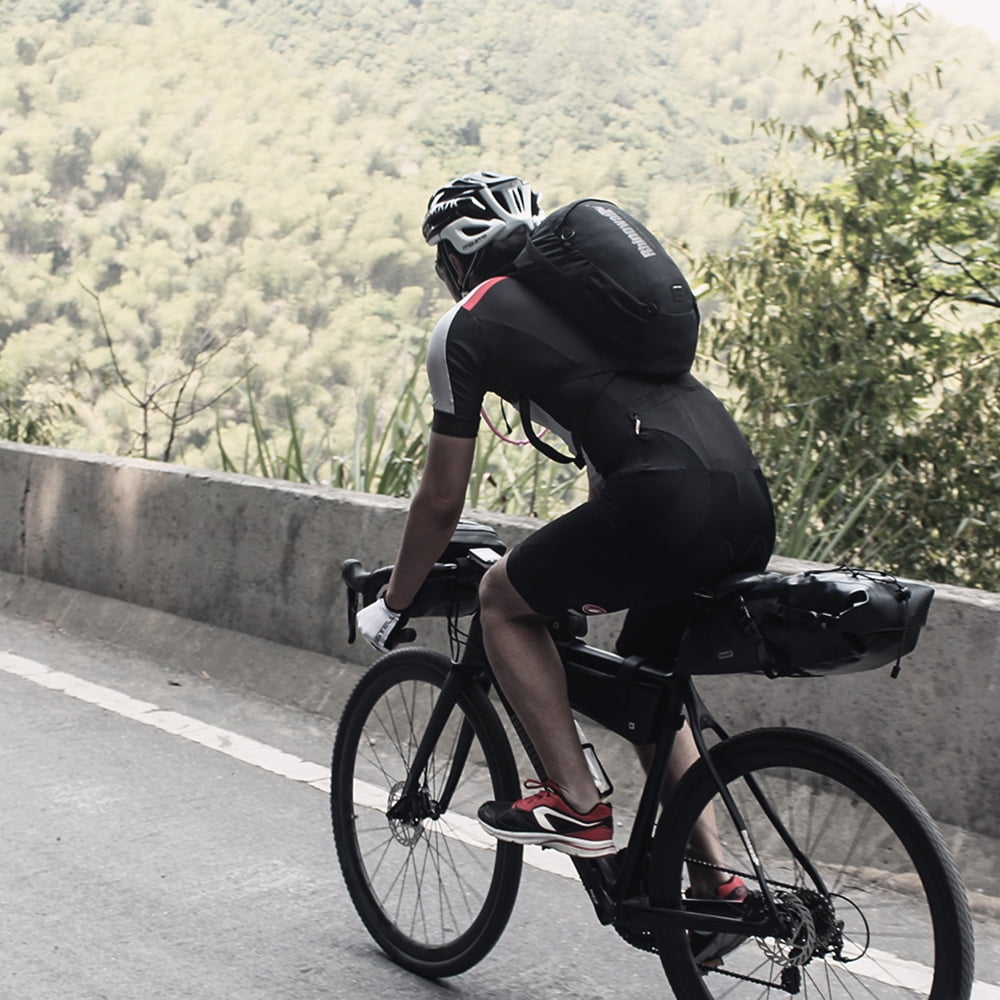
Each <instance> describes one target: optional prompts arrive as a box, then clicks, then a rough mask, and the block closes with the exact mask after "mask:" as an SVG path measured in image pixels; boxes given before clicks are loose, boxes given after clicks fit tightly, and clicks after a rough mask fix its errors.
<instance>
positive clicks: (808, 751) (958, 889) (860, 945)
mask: <svg viewBox="0 0 1000 1000" xmlns="http://www.w3.org/2000/svg"><path fill="white" fill-rule="evenodd" d="M711 757H712V761H713V763H714V766H715V767H716V769H717V770H718V772H719V775H720V777H721V779H722V781H723V782H724V783H725V785H726V787H727V788H728V789H729V791H730V793H731V794H732V796H733V799H734V800H735V802H736V804H737V807H738V809H739V812H740V813H742V815H743V818H744V820H745V824H746V829H747V830H748V831H749V834H750V839H751V842H752V844H753V850H755V851H756V854H757V855H758V857H759V861H760V865H761V867H762V868H763V871H764V874H765V882H766V884H767V886H768V887H769V889H770V894H771V897H772V899H773V901H774V906H775V908H776V911H777V913H778V915H779V918H780V921H781V926H782V927H783V931H782V932H781V933H780V934H777V935H775V936H773V937H759V938H755V937H749V938H747V939H746V940H745V941H743V943H742V944H741V945H739V946H738V947H736V948H735V950H733V951H731V952H730V953H729V954H727V955H726V956H725V957H724V958H722V959H721V961H720V960H717V959H716V960H713V961H712V962H710V963H706V964H703V965H699V964H698V963H697V962H696V961H695V957H694V951H693V949H692V942H695V943H698V944H699V946H701V947H703V946H704V938H703V937H702V938H700V939H699V938H698V937H697V936H694V937H692V936H691V935H689V933H688V932H687V931H686V930H684V929H683V928H680V927H671V928H666V929H662V930H660V931H658V932H657V936H658V941H657V944H658V950H659V953H660V956H661V960H662V962H663V966H664V970H665V971H666V974H667V978H668V979H669V980H670V984H671V986H672V987H673V989H674V991H675V993H676V995H677V997H678V998H679V1000H712V998H715V997H727V998H731V1000H752V998H764V997H767V998H777V997H781V996H793V995H799V996H804V997H811V998H815V1000H832V998H852V997H859V998H860V997H864V998H868V1000H871V998H874V997H878V998H879V1000H890V998H891V1000H917V998H922V1000H966V998H968V996H969V994H970V992H971V989H972V979H973V944H972V940H973V938H972V923H971V917H970V914H969V909H968V904H967V899H966V895H965V892H964V890H963V887H962V884H961V880H960V878H959V875H958V872H957V870H956V868H955V865H954V862H953V861H952V860H951V858H950V856H949V853H948V850H947V848H946V846H945V844H944V841H943V839H942V838H941V835H940V833H939V832H938V831H937V828H936V827H935V826H934V824H933V821H932V820H931V819H930V817H929V816H928V815H927V813H926V811H925V810H924V809H923V807H922V806H921V805H920V803H919V802H918V801H917V800H916V798H915V797H914V796H913V794H912V793H911V792H910V791H909V790H908V789H907V788H906V787H905V786H904V785H903V784H902V782H901V781H900V780H899V779H898V778H897V777H896V776H895V775H893V774H892V773H891V772H890V771H888V770H887V769H886V768H884V767H883V766H882V765H881V764H879V763H877V762H876V761H875V760H873V759H872V758H871V757H869V756H867V755H866V754H863V753H861V752H860V751H858V750H856V749H854V748H852V747H850V746H848V745H847V744H845V743H842V742H840V741H839V740H834V739H831V738H829V737H825V736H820V735H817V734H815V733H809V732H805V731H800V730H789V729H773V730H769V729H764V730H757V731H754V732H750V733H746V734H744V735H742V736H738V737H736V738H734V739H731V740H727V741H725V742H723V743H722V744H720V745H719V746H717V747H716V748H715V749H714V750H713V751H712V754H711ZM713 814H714V819H715V822H716V823H717V825H718V834H719V841H720V843H721V848H722V858H721V863H720V860H719V859H718V858H716V859H715V864H714V865H713V864H710V863H709V862H708V861H707V860H706V858H705V852H704V849H702V850H701V851H698V850H697V849H696V848H694V847H693V846H692V845H694V844H696V843H698V841H699V838H700V835H701V834H702V833H703V832H704V829H705V824H706V823H711V821H712V816H713ZM696 824H697V829H696ZM705 865H709V867H715V866H718V867H719V868H720V869H722V871H723V872H724V873H727V874H728V873H736V874H739V875H740V876H741V877H742V878H743V879H744V881H745V882H746V884H747V887H748V889H750V896H749V899H748V900H747V901H746V903H742V904H730V906H729V907H728V909H729V910H731V911H735V912H737V913H739V912H741V911H740V910H739V907H740V906H746V907H748V908H749V909H748V911H747V912H748V913H750V912H756V913H757V914H763V913H765V911H766V907H767V904H766V903H765V901H764V898H763V893H762V892H761V884H760V882H759V881H758V880H757V879H756V877H755V875H754V869H753V865H752V864H751V862H750V851H749V850H748V848H747V846H746V843H745V842H744V840H743V838H741V836H740V834H739V832H738V830H737V828H736V825H735V824H734V823H733V821H732V819H731V818H730V816H729V813H728V812H727V810H726V807H725V805H724V804H723V801H722V798H721V796H720V793H719V790H718V788H717V786H716V784H715V782H714V780H713V779H712V776H711V774H710V773H709V769H708V767H707V766H706V765H705V763H704V761H699V762H698V763H697V764H696V765H695V766H694V767H693V768H692V769H691V771H689V773H688V774H687V775H686V776H685V778H684V780H683V782H682V783H681V784H680V786H679V787H678V789H677V795H676V796H675V798H674V800H673V802H672V803H671V806H670V810H669V812H668V813H667V814H666V816H665V819H664V822H663V823H662V824H661V825H660V829H659V831H658V833H657V837H656V842H655V844H654V849H653V856H652V861H651V871H650V876H651V877H650V883H649V884H650V897H651V901H652V902H653V903H654V904H659V905H662V906H667V907H670V908H677V907H681V906H685V905H688V906H692V905H693V904H692V903H691V902H690V898H689V895H688V894H686V892H685V887H686V886H687V885H688V884H689V880H690V877H691V872H692V870H693V869H694V868H695V866H705ZM720 878H721V875H720ZM737 940H739V939H738V938H737Z"/></svg>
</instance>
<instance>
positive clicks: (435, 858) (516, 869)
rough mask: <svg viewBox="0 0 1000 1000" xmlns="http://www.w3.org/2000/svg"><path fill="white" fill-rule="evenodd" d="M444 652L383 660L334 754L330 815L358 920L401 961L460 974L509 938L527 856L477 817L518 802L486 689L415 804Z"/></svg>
mask: <svg viewBox="0 0 1000 1000" xmlns="http://www.w3.org/2000/svg"><path fill="white" fill-rule="evenodd" d="M451 669H452V666H451V663H450V662H449V660H448V659H447V658H446V657H444V656H442V655H441V654H439V653H435V652H432V651H430V650H421V649H409V648H408V649H400V650H397V651H395V652H393V653H389V654H388V655H387V656H384V657H383V658H382V659H381V660H379V661H378V662H377V663H376V664H375V665H374V666H373V667H372V668H371V669H370V670H369V671H368V673H366V674H365V676H364V677H363V678H362V679H361V681H360V682H359V683H358V685H357V687H356V688H355V689H354V692H353V693H352V694H351V697H350V698H349V699H348V701H347V704H346V706H345V708H344V714H343V717H342V720H341V723H340V727H339V729H338V731H337V738H336V742H335V743H334V748H333V764H332V769H331V770H332V781H331V790H330V809H331V815H332V819H333V833H334V839H335V841H336V845H337V854H338V857H339V858H340V865H341V869H342V871H343V874H344V881H345V883H346V885H347V889H348V891H349V892H350V894H351V898H352V900H353V901H354V905H355V907H356V909H357V911H358V914H359V916H360V917H361V919H362V921H363V922H364V924H365V926H366V927H367V928H368V931H369V933H370V934H371V935H372V937H373V938H374V939H375V941H376V942H377V943H378V945H379V946H380V947H381V948H382V949H383V950H384V951H385V952H386V954H388V955H389V957H390V958H392V959H393V960H394V961H395V962H397V963H398V964H399V965H402V966H403V967H404V968H407V969H410V970H411V971H413V972H416V973H418V974H419V975H422V976H428V977H438V976H452V975H456V974H458V973H460V972H464V971H465V970H466V969H468V968H470V967H471V966H473V965H474V964H475V963H476V962H478V961H479V960H480V959H482V958H483V957H484V956H485V955H486V954H487V953H488V952H489V950H490V949H491V948H492V947H493V945H494V944H495V943H496V941H497V939H498V938H499V937H500V935H501V933H502V932H503V929H504V927H505V926H506V924H507V920H508V918H509V916H510V913H511V910H512V909H513V907H514V901H515V899H516V896H517V890H518V885H519V881H520V875H521V848H520V847H519V846H516V845H514V844H504V843H499V844H498V843H497V841H495V840H494V839H493V838H492V837H488V836H487V835H486V834H485V833H484V832H483V831H482V829H481V828H480V827H479V824H478V823H477V821H476V820H475V818H474V817H475V814H476V810H477V809H478V807H479V806H480V805H481V804H482V803H483V802H485V801H486V800H488V799H500V800H503V799H516V798H517V797H518V780H517V770H516V767H515V764H514V758H513V754H512V753H511V749H510V743H509V742H508V740H507V737H506V734H505V733H504V730H503V726H502V725H501V723H500V720H499V717H498V716H497V713H496V711H495V710H494V709H493V706H492V705H491V704H490V701H489V698H488V697H487V695H486V692H485V691H484V690H483V688H482V687H481V686H480V685H479V684H478V683H476V682H470V683H469V684H468V685H466V686H465V687H464V688H463V690H462V692H461V694H460V695H459V698H458V703H457V704H456V705H455V707H454V708H453V709H452V712H451V715H450V717H449V719H448V721H447V723H446V724H445V728H444V731H443V732H442V734H441V736H440V738H439V739H438V740H437V743H436V745H435V747H434V750H433V752H432V753H431V756H430V759H429V761H428V763H427V766H426V767H425V768H424V769H423V773H422V774H421V775H419V781H418V784H417V793H416V794H415V795H414V796H413V797H412V799H411V800H410V801H408V802H406V801H403V800H402V797H401V796H402V791H403V787H404V784H405V782H406V779H407V775H408V773H409V770H410V762H411V760H412V759H413V756H414V754H415V752H416V749H417V746H418V745H419V743H420V738H421V736H422V735H423V733H424V730H425V729H426V728H427V722H428V719H429V718H430V714H431V710H432V709H433V708H434V706H435V704H436V703H437V701H438V697H439V695H440V693H441V688H442V686H443V684H444V682H445V678H446V677H447V675H448V673H449V671H450V670H451Z"/></svg>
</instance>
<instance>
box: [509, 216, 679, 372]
mask: <svg viewBox="0 0 1000 1000" xmlns="http://www.w3.org/2000/svg"><path fill="white" fill-rule="evenodd" d="M510 274H511V276H512V277H514V278H516V279H517V280H519V281H522V282H523V283H524V284H525V285H527V286H528V287H529V288H531V289H532V291H534V292H535V294H537V295H538V296H539V297H540V298H542V299H544V300H545V301H547V302H548V303H549V304H550V305H552V306H553V307H555V308H556V309H558V310H559V311H560V312H561V313H562V314H563V315H564V316H566V317H567V318H569V319H571V320H572V321H573V322H574V324H575V325H576V326H577V328H578V329H579V330H580V331H581V332H582V333H584V335H585V336H587V337H588V338H589V339H590V340H591V341H592V342H594V343H596V344H597V345H598V346H600V347H601V349H602V351H603V353H604V354H605V356H606V357H607V359H608V362H609V364H610V365H611V366H612V368H613V369H615V370H621V371H630V372H635V373H636V374H648V375H650V376H652V377H656V378H659V377H663V376H672V375H681V374H683V373H684V372H687V371H689V370H690V368H691V364H692V362H693V361H694V355H695V349H696V347H697V345H698V306H697V302H696V300H695V297H694V293H693V292H692V291H691V288H690V286H689V285H688V283H687V281H686V280H685V278H684V275H683V274H682V273H681V270H680V268H679V267H678V266H677V265H676V264H675V263H674V261H673V260H672V259H671V257H670V255H669V254H668V253H667V252H666V250H664V249H663V246H662V245H661V244H660V242H659V241H658V240H657V239H656V237H655V236H653V234H652V233H651V232H650V231H649V230H648V229H647V228H646V227H645V226H644V225H643V224H642V223H641V222H639V221H638V220H637V219H635V218H634V217H633V216H631V215H629V213H628V212H626V211H625V210H624V209H622V208H619V207H618V206H617V205H614V204H612V203H611V202H609V201H600V200H597V199H592V198H586V199H583V200H581V201H575V202H573V203H572V204H569V205H566V206H564V207H562V208H559V209H556V210H555V211H554V212H552V213H551V214H550V215H547V216H546V217H545V218H544V219H543V220H542V221H541V222H540V223H539V224H538V226H537V227H536V228H535V230H534V231H533V232H532V234H531V235H530V236H529V238H528V242H527V244H526V245H525V247H524V249H523V250H522V251H521V253H520V254H519V256H518V257H517V259H516V261H515V262H514V266H513V270H512V271H511V272H510Z"/></svg>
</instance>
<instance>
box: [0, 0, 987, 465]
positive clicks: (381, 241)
mask: <svg viewBox="0 0 1000 1000" xmlns="http://www.w3.org/2000/svg"><path fill="white" fill-rule="evenodd" d="M606 7H607V4H606V2H604V0H573V2H570V0H555V2H552V0H550V2H543V3H538V2H532V3H528V2H526V0H508V2H505V3H504V4H503V5H502V6H500V5H497V4H489V3H487V4H480V5H469V4H464V3H459V2H458V0H435V2H432V0H287V2H284V3H269V4H264V3H257V2H252V0H219V2H217V3H208V2H197V0H158V2H154V0H89V2H88V0H22V2H18V3H16V4H14V5H10V4H7V5H4V7H3V8H2V10H0V227H2V237H0V345H2V349H0V407H2V414H3V418H4V419H5V421H6V433H7V436H13V437H19V438H21V439H25V438H27V439H38V440H45V441H47V442H50V443H55V444H59V445H65V446H69V447H77V448H84V449H90V450H99V451H105V452H110V453H119V454H140V455H146V456H148V457H152V458H169V459H171V460H176V461H183V462H186V463H189V464H194V465H203V466H209V467H219V466H220V465H221V463H222V461H223V458H222V450H221V448H220V441H221V442H222V446H223V447H224V448H225V451H226V453H227V454H228V456H229V459H230V462H231V463H232V465H233V466H235V467H238V468H247V469H251V468H259V465H255V462H256V460H257V459H259V457H260V455H261V453H262V445H263V446H265V448H266V449H268V450H270V452H271V453H272V454H284V453H286V452H287V449H288V446H289V442H291V444H293V445H296V444H303V443H305V446H306V447H311V448H313V449H314V451H313V455H312V459H311V460H310V462H311V464H310V463H309V462H307V463H306V464H308V465H309V466H310V468H311V469H312V470H313V472H314V473H315V474H316V475H318V476H319V477H320V478H325V479H330V478H335V476H334V470H335V468H336V466H337V461H336V460H335V459H336V457H337V456H345V462H346V461H348V458H349V457H350V455H351V453H352V450H353V449H356V448H357V447H358V446H359V431H358V428H359V414H369V413H374V414H376V416H378V418H379V419H381V420H383V421H384V420H385V419H388V411H389V410H390V409H391V408H392V407H394V406H395V407H397V411H396V416H397V418H399V417H400V415H401V414H402V415H403V416H405V419H406V420H407V421H412V420H416V419H417V417H416V416H415V414H416V412H417V409H418V408H419V406H420V404H421V401H422V400H421V397H420V389H419V386H414V387H413V388H412V389H411V390H406V389H404V385H405V380H406V379H407V378H408V377H409V376H410V375H411V373H412V372H413V369H414V365H415V359H416V358H417V357H418V355H419V352H420V348H421V345H422V343H423V341H424V338H425V336H426V334H427V332H428V329H429V327H430V326H431V325H432V323H433V320H434V318H435V317H436V315H437V314H438V313H439V312H440V311H441V310H442V309H443V308H445V307H446V305H447V302H446V300H445V298H444V295H443V293H442V290H441V289H439V288H438V286H437V283H436V280H435V279H434V277H433V270H432V267H431V255H430V253H429V251H428V249H427V248H426V247H425V246H423V244H422V242H421V240H420V237H419V225H420V221H421V216H422V210H423V206H424V204H425V203H426V199H427V196H428V194H429V193H430V191H432V190H433V189H434V188H435V187H437V186H438V185H439V184H440V183H442V182H443V181H444V180H446V179H447V178H448V177H450V176H452V175H454V174H455V173H458V172H463V171H465V170H467V169H470V168H473V169H474V168H488V169H499V170H505V171H511V172H517V173H521V174H522V175H524V176H526V177H528V178H530V179H531V180H532V181H533V182H534V183H535V184H536V185H537V187H538V188H539V189H540V190H541V191H542V192H543V194H544V201H543V205H545V206H548V207H554V206H556V205H558V204H560V203H562V202H564V201H566V200H569V199H570V198H573V197H577V196H580V195H581V194H590V195H596V196H603V197H609V198H612V199H614V200H617V201H619V202H621V203H622V204H624V205H626V206H627V207H629V208H631V209H633V210H634V211H636V212H637V213H639V214H641V215H643V216H645V217H646V219H647V220H648V221H649V223H650V225H651V227H652V228H653V229H654V231H656V232H658V233H659V234H660V235H661V236H663V237H664V238H665V239H666V240H667V241H668V242H670V243H671V245H672V246H673V248H674V249H675V250H676V251H677V252H678V253H679V254H680V255H681V256H682V257H683V258H684V259H686V260H687V262H688V266H689V267H690V269H691V271H692V273H693V272H694V271H695V270H696V268H697V266H698V265H699V263H700V262H701V261H702V259H703V258H704V257H705V255H707V254H708V253H710V252H712V251H721V250H725V249H726V248H727V247H730V246H732V245H734V243H735V242H737V241H739V240H742V239H743V235H742V234H741V233H740V232H739V227H740V225H741V223H743V222H744V221H745V213H746V212H747V211H752V209H747V208H746V207H745V206H744V205H743V204H742V203H741V202H738V201H737V200H735V199H729V198H727V197H726V195H727V192H729V191H731V190H732V189H733V188H734V187H736V186H739V187H743V188H746V187H748V186H749V185H750V184H752V182H753V181H754V179H755V178H759V177H761V176H762V175H764V174H766V173H768V172H769V171H771V170H773V169H775V168H776V166H777V160H776V156H777V154H776V144H775V141H774V138H773V135H772V134H770V133H769V131H768V130H767V129H764V128H761V127H760V124H761V123H762V122H764V121H767V120H771V121H780V122H784V123H789V124H794V125H797V126H803V125H804V126H811V127H813V128H817V129H818V128H823V127H825V126H828V125H829V124H830V123H832V122H834V121H836V120H837V119H838V116H839V115H840V114H841V113H842V89H841V88H840V87H839V86H838V85H837V84H836V82H831V81H828V85H827V86H826V87H825V88H824V89H823V90H822V91H818V90H817V88H816V87H815V86H814V85H813V84H812V83H811V82H809V81H807V80H806V79H804V78H803V75H802V66H803V63H807V64H808V65H810V66H811V67H812V68H813V69H814V70H815V71H817V72H820V73H822V72H824V71H827V70H829V71H830V72H833V71H835V70H836V69H837V68H838V63H837V57H836V56H835V54H834V52H833V50H832V49H831V46H830V44H829V41H830V36H831V34H832V33H833V32H834V31H836V30H838V26H839V25H840V23H841V18H842V17H844V16H845V14H847V13H850V12H851V11H852V10H854V9H855V5H854V4H852V3H849V2H848V0H824V2H819V0H814V2H805V3H803V2H798V0H796V2H792V0H759V2H755V3H753V4H749V3H746V2H745V0H630V2H621V3H619V4H617V5H615V6H614V7H613V8H612V9H605V8H606ZM817 25H819V26H817ZM903 34H904V39H905V51H904V52H903V53H902V54H900V55H898V57H897V59H896V61H895V62H894V64H893V67H892V69H891V77H892V79H894V80H895V81H896V82H897V83H899V84H900V85H901V86H902V85H908V84H909V81H911V80H912V81H914V84H913V87H912V88H911V89H912V91H913V93H914V94H915V95H916V97H917V98H918V106H919V109H920V113H921V115H922V116H923V119H924V125H925V128H926V129H927V130H928V133H929V134H933V135H935V136H937V137H938V138H939V140H940V141H941V142H942V143H943V145H944V146H945V147H947V146H949V145H956V144H960V143H964V142H967V141H969V140H970V137H971V138H973V139H974V138H975V137H977V136H990V135H996V134H997V133H1000V86H996V85H995V83H996V82H997V81H998V80H1000V63H998V59H1000V47H998V46H995V45H991V44H990V43H989V42H988V40H987V39H986V37H985V35H982V34H981V33H977V32H975V31H973V30H971V29H963V28H955V27H949V26H947V25H944V26H943V25H939V24H931V23H924V22H921V21H920V20H919V19H917V18H911V20H910V24H909V27H908V28H907V29H906V30H905V31H904V33H903ZM938 81H940V82H938ZM984 81H993V83H994V85H989V86H987V85H984ZM781 155H782V157H783V161H782V162H783V166H784V169H785V170H786V171H788V172H790V173H791V174H792V175H794V176H795V177H796V178H797V179H798V180H799V181H800V182H804V183H813V182H815V183H819V182H820V181H822V180H825V179H827V178H828V177H829V176H832V173H833V171H834V167H833V166H832V165H831V164H830V162H829V161H827V160H824V159H823V158H821V157H817V156H815V155H813V154H812V153H810V152H809V151H808V149H807V148H806V147H805V146H804V145H803V144H802V143H797V142H792V143H790V144H787V143H786V144H785V145H784V146H783V152H782V154H781ZM713 307H714V303H713V302H712V301H711V300H709V301H706V309H707V310H709V311H711V309H712V308H713ZM706 377H708V378H709V380H712V379H721V378H722V377H723V375H722V374H721V369H714V368H709V369H706ZM400 400H404V401H406V403H407V406H406V407H405V408H404V409H403V410H400V409H399V403H400ZM252 407H254V408H252ZM292 428H294V431H293V430H292ZM317 456H321V458H322V460H320V458H319V457H317Z"/></svg>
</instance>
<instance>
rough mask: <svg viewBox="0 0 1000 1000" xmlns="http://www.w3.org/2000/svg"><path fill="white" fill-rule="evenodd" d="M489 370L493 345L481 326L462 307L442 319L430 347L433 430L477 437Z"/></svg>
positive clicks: (451, 435) (428, 370) (456, 308)
mask: <svg viewBox="0 0 1000 1000" xmlns="http://www.w3.org/2000/svg"><path fill="white" fill-rule="evenodd" d="M489 366H490V352H489V345H488V343H487V340H486V338H485V337H484V336H483V331H482V329H481V327H480V324H479V323H478V321H477V320H476V319H475V317H474V316H472V314H471V313H470V312H469V311H468V310H466V309H464V308H463V307H462V303H459V304H457V305H455V306H454V307H452V308H451V309H450V310H448V312H447V313H445V314H444V316H442V317H441V319H440V320H439V322H438V324H437V326H436V327H435V328H434V332H433V333H432V334H431V339H430V343H429V345H428V347H427V375H428V378H429V380H430V384H431V396H432V398H433V401H434V419H433V421H432V423H431V429H432V430H434V431H436V432H437V433H438V434H445V435H447V436H449V437H475V436H476V433H477V432H478V430H479V414H480V410H481V409H482V405H483V397H484V396H485V395H486V386H487V372H488V371H489Z"/></svg>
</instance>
